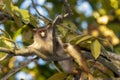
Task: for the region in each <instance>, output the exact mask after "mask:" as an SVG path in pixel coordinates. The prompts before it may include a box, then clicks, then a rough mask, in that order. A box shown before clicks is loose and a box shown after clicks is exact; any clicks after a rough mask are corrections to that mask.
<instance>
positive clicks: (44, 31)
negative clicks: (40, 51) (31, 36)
mask: <svg viewBox="0 0 120 80" xmlns="http://www.w3.org/2000/svg"><path fill="white" fill-rule="evenodd" d="M38 35H39V37H41V38H46V37H47V30H46V29H41V30H39V31H38Z"/></svg>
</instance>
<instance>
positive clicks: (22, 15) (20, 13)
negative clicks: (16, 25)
mask: <svg viewBox="0 0 120 80" xmlns="http://www.w3.org/2000/svg"><path fill="white" fill-rule="evenodd" d="M14 13H15V14H16V15H17V16H18V17H19V18H21V19H22V21H23V22H24V23H25V24H28V23H29V22H30V14H29V12H28V11H27V10H21V9H18V10H14Z"/></svg>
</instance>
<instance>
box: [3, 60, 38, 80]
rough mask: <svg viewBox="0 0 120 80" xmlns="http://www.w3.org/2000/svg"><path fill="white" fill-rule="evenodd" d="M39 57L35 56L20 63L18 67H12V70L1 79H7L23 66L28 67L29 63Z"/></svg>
mask: <svg viewBox="0 0 120 80" xmlns="http://www.w3.org/2000/svg"><path fill="white" fill-rule="evenodd" d="M37 59H38V58H34V59H32V60H28V61H26V62H24V63H23V64H21V65H19V67H16V68H14V69H12V70H11V71H10V72H8V73H7V74H6V75H5V76H4V77H3V78H1V80H7V79H8V78H9V77H10V76H12V75H13V74H15V73H16V72H18V71H19V70H21V69H22V68H24V67H26V66H27V65H28V64H29V63H31V62H33V61H37Z"/></svg>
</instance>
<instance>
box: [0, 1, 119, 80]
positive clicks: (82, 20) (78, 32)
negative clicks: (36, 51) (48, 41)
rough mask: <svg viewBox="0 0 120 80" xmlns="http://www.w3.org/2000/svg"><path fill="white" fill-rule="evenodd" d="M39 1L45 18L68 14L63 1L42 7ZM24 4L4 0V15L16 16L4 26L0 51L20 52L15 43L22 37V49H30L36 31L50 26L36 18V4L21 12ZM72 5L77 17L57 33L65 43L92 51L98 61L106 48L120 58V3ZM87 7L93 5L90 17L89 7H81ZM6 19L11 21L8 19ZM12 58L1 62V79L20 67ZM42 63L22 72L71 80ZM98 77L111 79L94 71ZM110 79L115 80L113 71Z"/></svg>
mask: <svg viewBox="0 0 120 80" xmlns="http://www.w3.org/2000/svg"><path fill="white" fill-rule="evenodd" d="M37 1H39V0H36V3H35V4H36V7H40V8H42V9H44V11H45V14H47V15H44V16H45V17H47V18H48V17H49V18H50V19H54V18H55V17H56V15H58V14H61V13H64V11H62V6H63V2H62V1H61V0H46V1H45V2H44V4H41V5H40V4H38V3H37ZM24 2H26V0H18V1H17V2H12V0H2V1H1V2H0V11H1V12H4V13H6V14H8V15H10V16H12V18H11V17H10V19H8V20H6V21H5V22H4V23H2V24H0V25H3V27H4V30H0V47H6V48H10V49H17V48H20V45H19V44H18V43H17V44H16V43H15V41H16V40H17V38H18V36H20V35H21V36H22V40H21V41H20V42H21V44H22V47H26V46H28V45H30V44H31V43H32V42H33V40H32V29H33V28H36V27H39V26H41V25H45V24H48V23H47V22H46V21H45V20H44V19H39V18H38V17H36V15H37V13H36V12H33V13H34V14H33V13H32V11H31V9H32V10H33V6H32V3H31V4H30V5H28V6H27V7H25V9H21V7H20V6H21V5H22V4H24ZM69 2H70V5H71V9H72V12H73V16H71V17H69V18H67V19H65V20H63V21H62V23H61V25H63V26H61V25H57V32H58V34H59V35H61V38H62V40H63V41H64V42H69V43H71V44H74V45H79V46H80V47H83V48H85V49H87V50H91V52H92V56H93V57H94V58H95V59H97V58H98V57H99V56H100V53H101V50H102V46H105V48H106V49H107V50H111V48H112V47H113V48H114V52H115V53H118V54H119V53H120V44H119V43H120V40H119V39H120V28H119V26H120V24H119V22H120V1H119V0H94V1H93V0H88V1H84V0H69ZM84 3H88V4H89V5H90V7H91V10H92V13H91V14H90V15H85V14H86V13H87V11H82V10H85V9H87V7H88V6H85V5H84V7H83V8H84V9H82V10H79V8H80V6H81V5H82V4H84ZM106 4H107V5H106ZM63 9H64V8H63ZM43 14H44V13H43ZM37 16H38V15H37ZM6 18H8V16H7V17H6ZM0 19H1V17H0ZM38 25H39V26H38ZM101 38H102V40H101ZM104 52H105V51H104ZM105 53H106V52H105ZM3 56H5V55H4V53H0V58H1V57H3ZM12 58H13V57H12ZM12 58H11V57H10V58H7V59H6V60H4V61H1V62H0V68H1V66H2V69H1V70H0V78H1V77H2V76H4V75H5V74H6V73H7V72H9V70H11V69H12V68H14V67H16V66H18V64H19V63H20V62H21V61H19V60H18V59H16V58H14V59H12ZM28 59H29V58H28ZM17 60H18V61H17ZM38 63H39V62H37V63H36V64H35V65H34V67H33V68H32V69H30V68H28V67H27V68H25V69H22V70H21V71H24V72H26V73H27V74H30V75H31V76H32V77H33V78H34V79H36V80H46V79H48V78H49V77H50V78H49V80H56V78H57V77H59V80H64V79H65V78H66V77H67V76H68V74H66V73H56V74H54V73H55V72H56V71H55V70H52V68H53V67H52V68H51V67H50V63H46V64H45V65H44V66H42V65H41V64H38ZM88 64H90V63H88ZM100 66H101V65H100ZM102 66H103V65H102ZM105 70H106V69H105ZM39 74H40V75H39ZM53 74H54V75H53ZM106 74H107V73H106ZM108 74H109V73H108ZM1 75H2V76H1ZM52 75H53V76H52ZM94 75H100V77H103V78H106V77H108V76H107V75H104V74H101V73H100V72H99V71H98V70H96V69H95V70H94ZM14 76H15V75H14ZM14 76H12V77H11V79H13V78H14ZM51 76H52V77H51ZM69 77H70V78H69V80H72V77H73V76H71V75H70V76H69ZM110 77H113V73H112V72H111V71H110ZM57 80H58V79H57Z"/></svg>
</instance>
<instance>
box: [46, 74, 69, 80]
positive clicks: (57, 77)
mask: <svg viewBox="0 0 120 80" xmlns="http://www.w3.org/2000/svg"><path fill="white" fill-rule="evenodd" d="M66 77H67V74H66V73H55V74H54V75H53V76H51V77H50V78H49V79H48V80H65V79H66Z"/></svg>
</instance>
